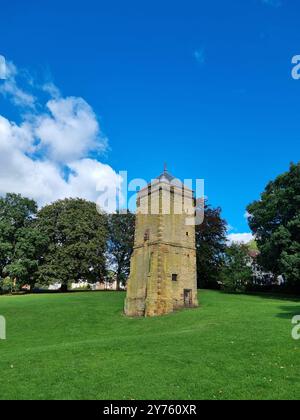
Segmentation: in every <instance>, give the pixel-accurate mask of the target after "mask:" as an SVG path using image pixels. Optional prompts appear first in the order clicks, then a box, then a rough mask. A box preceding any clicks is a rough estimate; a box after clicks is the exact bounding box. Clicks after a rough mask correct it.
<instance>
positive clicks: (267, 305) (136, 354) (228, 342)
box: [0, 291, 300, 399]
mask: <svg viewBox="0 0 300 420" xmlns="http://www.w3.org/2000/svg"><path fill="white" fill-rule="evenodd" d="M124 297H125V295H124V293H122V292H120V293H119V292H118V293H105V292H104V293H103V292H95V293H72V294H65V295H60V294H52V295H51V294H50V295H27V296H14V297H10V296H7V297H0V315H4V316H5V317H6V319H7V336H8V337H7V338H8V339H7V340H6V341H0V399H244V398H247V399H281V398H282V399H299V398H300V382H299V381H300V375H299V373H300V342H299V341H294V340H293V339H292V338H291V328H292V325H291V318H292V316H293V315H296V314H299V315H300V302H299V300H298V301H297V300H293V299H283V298H282V299H280V298H271V297H262V296H238V295H225V294H222V293H219V292H212V291H200V292H199V298H200V302H201V307H200V308H199V309H193V310H184V311H181V312H177V313H174V314H171V315H168V316H164V317H159V318H147V319H128V318H126V317H124V316H123V315H122V307H123V301H124Z"/></svg>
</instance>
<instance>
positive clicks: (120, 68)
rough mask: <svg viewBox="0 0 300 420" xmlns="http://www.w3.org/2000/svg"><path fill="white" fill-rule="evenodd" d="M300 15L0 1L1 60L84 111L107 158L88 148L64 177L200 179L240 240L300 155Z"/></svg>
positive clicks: (36, 91)
mask: <svg viewBox="0 0 300 420" xmlns="http://www.w3.org/2000/svg"><path fill="white" fill-rule="evenodd" d="M299 18H300V3H299V1H297V0H281V1H279V0H242V1H241V0H226V1H223V0H219V1H218V0H215V1H204V0H203V1H202V0H195V1H194V0H186V1H176V0H172V1H169V0H164V1H162V0H160V1H157V0H151V1H136V0H132V1H130V0H129V1H124V0H110V1H101V0H98V1H91V0H86V1H84V2H82V1H77V0H73V1H72V2H69V1H65V0H60V1H56V0H51V1H43V2H40V1H32V0H28V1H26V2H24V1H17V0H12V1H10V2H5V4H2V5H1V14H0V40H1V42H0V54H1V55H2V56H4V57H5V58H6V59H7V60H8V61H10V62H13V63H14V64H15V66H16V68H17V69H18V70H17V71H18V86H19V88H20V89H24V91H25V82H26V84H27V86H26V89H27V91H28V90H30V93H31V94H32V95H34V96H35V97H36V96H38V103H39V104H40V102H43V101H47V98H46V95H47V94H48V93H49V92H45V89H40V88H39V87H40V86H44V85H45V83H48V85H49V83H50V82H51V83H54V84H55V85H56V86H57V87H58V88H59V90H60V94H59V95H60V96H61V97H64V98H70V97H74V98H83V99H84V100H85V101H86V103H87V104H89V106H90V108H91V109H87V108H84V109H85V111H86V113H87V114H88V111H90V112H91V113H92V116H94V115H95V116H96V118H97V120H98V122H99V125H100V128H101V136H100V137H101V138H100V140H99V135H98V134H97V136H96V137H97V139H98V140H99V141H100V142H101V144H104V143H105V142H106V141H107V147H106V151H105V153H104V154H102V155H99V154H98V153H97V155H96V153H95V150H94V149H96V148H93V147H92V146H89V147H87V149H86V156H84V155H83V154H81V155H78V156H75V158H76V159H77V160H76V162H77V163H76V164H77V167H76V164H75V163H74V164H73V166H72V165H71V164H70V168H71V169H70V171H71V172H72V171H76V170H77V168H78V165H79V163H78V162H79V159H82V158H83V157H89V158H91V159H93V160H95V159H99V160H100V161H101V162H102V163H103V164H107V165H109V167H111V168H112V169H113V171H116V172H118V171H119V170H128V172H129V177H130V178H137V177H139V178H140V177H142V178H145V179H149V180H150V179H151V178H152V177H155V176H156V175H158V174H159V173H160V172H161V171H162V169H163V163H164V162H165V161H166V162H167V163H168V167H169V170H170V172H172V173H174V174H175V175H176V176H178V177H179V178H182V179H183V178H204V179H205V183H206V184H205V186H206V195H207V196H208V198H209V201H210V203H211V204H212V205H214V206H221V207H222V209H223V216H224V217H225V218H226V220H227V222H228V223H229V224H230V226H231V227H232V229H233V230H232V232H233V233H241V232H248V231H249V228H248V225H247V221H246V219H245V218H244V214H245V208H246V206H247V204H248V203H250V202H251V201H253V200H254V199H257V198H258V197H259V194H260V192H261V191H262V190H263V188H264V186H265V185H266V183H267V182H268V181H269V180H270V179H272V178H274V177H276V176H277V175H278V174H280V173H281V172H283V171H285V170H287V169H288V166H289V163H290V162H291V161H298V160H299V155H300V153H299V151H300V146H299V144H300V142H299V138H300V130H299V121H300V119H299V114H300V105H299V103H300V102H299V99H300V80H298V81H296V80H293V79H292V77H291V70H292V64H291V60H292V57H293V56H294V55H297V54H300V31H299ZM24 80H25V82H24ZM33 81H34V82H33ZM22 83H24V85H23V84H22ZM0 86H1V81H0ZM8 97H9V94H6V95H2V97H1V98H0V115H2V116H3V117H5V119H7V120H9V121H10V122H12V121H14V122H15V123H16V124H21V123H22V121H23V123H24V118H25V120H26V116H25V117H24V115H26V113H28V110H26V109H25V107H24V106H15V105H16V104H15V102H16V101H11V100H10V101H9V100H8V99H9V98H8ZM52 99H53V98H52ZM12 102H14V103H13V104H12ZM76 103H77V102H76ZM39 104H38V105H37V106H36V107H35V109H34V114H35V116H36V115H37V114H38V113H39V112H41V109H40V108H41V107H40V105H39ZM27 105H28V104H27ZM77 105H78V104H77ZM77 105H76V106H77ZM72 106H75V105H74V102H73V105H72ZM59 109H61V108H59ZM48 112H50V111H49V109H48ZM43 113H44V114H45V112H44V111H43ZM89 115H90V114H89ZM92 119H93V118H92ZM48 123H49V121H48ZM44 126H45V124H44V125H43V127H44ZM47 127H48V126H47ZM39 130H40V131H41V128H40V127H39ZM93 133H94V132H93V131H92V129H91V142H92V141H93V140H92V136H93V135H94V134H93ZM44 138H45V139H46V140H44V141H45V142H46V141H47V136H44ZM80 139H81V138H79V140H80ZM106 139H107V140H106ZM48 140H49V139H48ZM79 140H78V141H79ZM0 141H1V138H0ZM49 141H50V140H49ZM49 141H48V143H47V144H48V146H49ZM45 144H46V143H45ZM51 147H54V146H53V144H52V143H51ZM103 149H104V147H103ZM44 150H45V149H44V148H41V149H40V150H39V152H36V153H40V155H39V156H38V157H37V155H36V156H35V159H38V158H42V157H43V153H44ZM47 150H48V149H47ZM53 150H54V149H52V153H50V154H49V153H48V155H47V160H51V159H52V160H55V162H56V163H55V165H58V163H57V162H59V159H60V158H61V155H60V156H57V153H56V154H55V152H54V151H53ZM24 153H25V152H24ZM28 153H29V152H28V151H26V154H28ZM82 153H84V152H82ZM98 156H101V157H98ZM52 169H53V168H52ZM82 170H83V168H82ZM106 173H107V172H106ZM12 176H13V175H12ZM84 182H85V183H88V182H89V180H88V179H86V180H85V181H84ZM85 183H84V184H83V185H86V184H85ZM5 185H10V184H9V182H8V183H6V184H5ZM12 185H16V184H14V183H13V184H12ZM41 185H42V184H41ZM7 188H8V187H7ZM16 188H17V187H16ZM81 188H82V187H81ZM4 189H5V187H3V186H2V192H4ZM35 189H36V188H35ZM0 190H1V187H0ZM25 191H27V189H25ZM22 192H23V190H22Z"/></svg>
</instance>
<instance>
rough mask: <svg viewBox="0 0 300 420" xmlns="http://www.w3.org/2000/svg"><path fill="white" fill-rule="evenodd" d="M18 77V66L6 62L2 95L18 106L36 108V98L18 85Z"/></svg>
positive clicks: (0, 91)
mask: <svg viewBox="0 0 300 420" xmlns="http://www.w3.org/2000/svg"><path fill="white" fill-rule="evenodd" d="M17 75H18V71H17V68H16V66H15V65H14V64H13V63H11V62H6V65H5V81H4V83H1V84H0V93H1V94H2V95H4V96H5V97H7V98H9V99H10V100H11V101H12V103H13V104H15V105H17V106H21V107H27V108H34V107H35V102H36V98H35V97H34V96H33V95H31V94H30V93H28V92H25V91H24V90H23V89H21V88H20V87H19V86H18V85H17V81H16V77H17Z"/></svg>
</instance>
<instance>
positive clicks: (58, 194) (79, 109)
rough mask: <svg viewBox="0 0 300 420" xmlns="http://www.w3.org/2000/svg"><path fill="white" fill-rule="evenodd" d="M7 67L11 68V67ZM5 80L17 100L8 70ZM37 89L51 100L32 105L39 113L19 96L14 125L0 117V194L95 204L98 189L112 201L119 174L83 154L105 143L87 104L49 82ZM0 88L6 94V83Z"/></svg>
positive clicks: (96, 150) (50, 200)
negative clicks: (19, 115) (22, 113)
mask: <svg viewBox="0 0 300 420" xmlns="http://www.w3.org/2000/svg"><path fill="white" fill-rule="evenodd" d="M10 70H11V71H12V72H13V74H16V72H17V70H16V68H15V67H14V66H13V65H11V66H10ZM9 80H10V81H12V80H13V81H14V83H15V88H14V89H13V90H12V91H11V92H10V95H11V99H12V102H13V103H18V101H19V100H20V91H22V90H21V89H19V87H18V86H17V84H16V82H15V79H14V76H12V75H11V74H10V76H9ZM43 90H47V92H48V93H50V94H51V96H52V99H51V100H50V101H49V102H48V103H47V104H46V106H44V107H43V108H42V105H41V104H38V107H36V109H43V111H42V112H41V113H40V114H37V111H36V110H35V111H33V109H32V103H31V102H30V101H26V100H25V101H23V102H22V106H23V107H25V108H26V111H27V113H26V117H24V118H23V120H22V122H21V123H20V124H16V123H15V122H12V121H9V120H8V119H7V118H5V117H4V116H1V115H0V195H3V194H5V193H7V192H15V193H20V194H22V195H24V196H27V197H30V198H33V199H35V200H36V201H37V202H38V204H39V205H44V204H46V203H49V202H52V201H55V200H57V199H61V198H65V197H80V198H85V199H87V200H91V201H95V202H96V201H97V199H98V197H99V191H104V190H107V195H108V196H109V198H110V202H113V200H112V198H113V197H114V196H115V190H116V188H118V187H120V184H121V182H122V180H121V178H120V177H119V175H117V174H116V172H115V171H114V170H113V169H112V168H111V167H110V166H109V165H106V164H103V163H101V162H99V161H98V160H96V158H95V157H94V158H90V157H89V155H90V154H91V153H92V154H93V156H96V155H97V154H98V153H99V152H101V151H103V150H105V148H106V145H107V140H106V138H104V137H103V136H102V135H101V130H100V126H99V123H98V121H97V118H96V115H95V113H94V112H93V110H92V108H91V107H90V106H89V105H88V104H87V102H85V101H84V100H83V99H82V98H78V97H67V98H62V97H61V96H60V93H59V90H58V89H57V88H56V87H55V86H54V85H49V84H48V85H47V87H44V88H43ZM1 92H2V94H4V95H6V94H7V87H6V88H5V89H3V86H2V88H1V85H0V93H1ZM14 95H15V96H14ZM29 96H30V94H29ZM109 210H114V208H112V206H110V208H109Z"/></svg>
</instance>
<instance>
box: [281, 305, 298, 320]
mask: <svg viewBox="0 0 300 420" xmlns="http://www.w3.org/2000/svg"><path fill="white" fill-rule="evenodd" d="M279 309H280V310H282V312H281V313H280V314H277V317H278V318H284V319H290V320H292V318H294V316H297V315H300V306H280V308H279Z"/></svg>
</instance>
